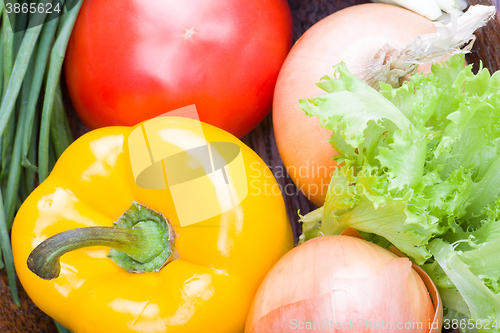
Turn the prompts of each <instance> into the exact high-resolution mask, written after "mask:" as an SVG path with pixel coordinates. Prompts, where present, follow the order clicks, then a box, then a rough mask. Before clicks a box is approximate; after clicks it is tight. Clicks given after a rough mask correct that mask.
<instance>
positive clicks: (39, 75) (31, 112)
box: [22, 17, 59, 171]
mask: <svg viewBox="0 0 500 333" xmlns="http://www.w3.org/2000/svg"><path fill="white" fill-rule="evenodd" d="M58 23H59V17H57V18H55V19H53V20H52V21H49V22H47V23H45V24H44V25H43V28H42V32H41V35H40V42H39V44H38V48H37V54H36V63H35V74H34V76H33V82H32V84H31V90H30V97H29V101H28V111H27V117H26V123H25V130H24V138H23V152H22V156H23V166H24V167H28V168H31V169H33V170H34V171H36V170H37V168H36V166H34V165H33V164H32V163H31V162H30V161H34V158H32V157H28V155H29V152H30V147H31V146H30V145H31V143H32V136H34V135H33V132H34V122H35V117H36V105H37V103H38V97H39V96H40V91H41V89H42V84H43V78H44V75H45V69H46V67H47V60H48V59H49V54H50V49H51V48H52V40H53V39H54V35H55V33H56V30H57V25H58Z"/></svg>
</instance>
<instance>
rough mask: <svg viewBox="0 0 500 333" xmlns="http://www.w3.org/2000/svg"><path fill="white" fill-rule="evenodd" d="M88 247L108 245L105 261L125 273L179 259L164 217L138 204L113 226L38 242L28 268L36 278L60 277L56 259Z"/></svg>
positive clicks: (70, 232)
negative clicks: (108, 260)
mask: <svg viewBox="0 0 500 333" xmlns="http://www.w3.org/2000/svg"><path fill="white" fill-rule="evenodd" d="M88 246H108V247H110V248H111V250H110V251H109V253H108V258H109V259H111V260H113V262H115V263H116V264H117V265H118V266H120V267H121V268H123V269H124V270H126V271H127V272H137V273H146V272H157V271H159V270H160V269H161V268H162V267H163V266H165V265H166V264H168V263H169V262H171V261H173V260H175V259H177V258H178V254H177V251H176V249H175V232H174V230H173V227H172V226H171V225H170V223H169V222H168V221H167V219H165V217H164V216H163V215H162V214H160V213H158V212H156V211H154V210H152V209H150V208H148V207H146V206H143V205H141V204H138V203H136V202H134V203H133V204H132V206H131V207H130V208H129V209H128V210H127V211H126V212H125V213H124V214H123V215H122V216H121V217H120V218H119V219H118V221H117V222H115V223H113V227H86V228H77V229H72V230H68V231H64V232H61V233H59V234H56V235H54V236H52V237H50V238H48V239H46V240H45V241H43V242H42V243H40V244H39V245H38V246H37V247H36V248H35V249H34V250H33V251H32V252H31V253H30V255H29V257H28V261H27V264H28V268H29V269H30V270H31V271H32V272H33V273H35V274H36V275H38V276H39V277H41V278H43V279H46V280H51V279H55V278H56V277H58V276H59V273H60V270H61V269H60V263H59V258H60V257H61V256H62V255H63V254H65V253H68V252H70V251H74V250H77V249H81V248H84V247H88Z"/></svg>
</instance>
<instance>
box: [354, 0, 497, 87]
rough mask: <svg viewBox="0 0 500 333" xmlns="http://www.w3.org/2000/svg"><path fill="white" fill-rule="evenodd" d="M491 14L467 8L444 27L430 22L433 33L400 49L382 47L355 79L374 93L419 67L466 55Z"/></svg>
mask: <svg viewBox="0 0 500 333" xmlns="http://www.w3.org/2000/svg"><path fill="white" fill-rule="evenodd" d="M495 12H496V10H495V6H481V5H476V6H471V7H469V9H468V10H467V11H466V12H465V13H464V14H463V15H462V16H458V13H453V14H452V21H451V22H450V23H448V24H446V25H445V24H444V23H442V22H434V24H435V26H436V29H437V32H436V33H433V34H427V35H421V36H417V37H416V38H415V39H414V40H413V41H412V42H411V43H409V44H408V45H406V46H405V47H404V48H402V49H398V48H396V47H395V46H393V45H389V44H386V45H384V47H383V48H382V49H381V50H380V51H378V52H377V54H376V55H375V57H374V58H373V59H372V60H371V61H370V62H369V63H368V65H367V66H366V68H365V69H364V70H363V71H362V72H361V73H360V74H359V75H358V76H359V78H360V79H362V80H363V81H365V82H366V83H367V84H368V85H369V86H371V87H372V88H374V89H375V90H380V84H379V82H384V83H387V84H389V85H391V86H392V87H393V88H398V87H400V86H401V84H402V82H403V79H404V77H405V76H406V75H408V74H412V73H414V72H415V71H416V70H417V67H418V66H419V65H422V64H433V63H436V62H438V61H441V60H443V59H445V58H446V57H449V56H451V55H453V54H456V53H468V52H469V51H470V49H471V48H472V45H473V43H474V40H475V38H476V37H475V36H474V34H473V33H474V31H476V30H477V29H478V28H480V27H482V26H484V25H485V24H486V23H487V22H488V21H489V20H490V19H491V18H493V17H494V16H495Z"/></svg>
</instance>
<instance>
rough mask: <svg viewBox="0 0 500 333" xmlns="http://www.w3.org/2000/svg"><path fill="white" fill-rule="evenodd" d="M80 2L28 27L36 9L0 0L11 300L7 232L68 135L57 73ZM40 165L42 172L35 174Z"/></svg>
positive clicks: (2, 220)
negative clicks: (14, 11)
mask: <svg viewBox="0 0 500 333" xmlns="http://www.w3.org/2000/svg"><path fill="white" fill-rule="evenodd" d="M65 2H66V4H65ZM82 2H83V1H80V0H67V1H62V4H63V5H65V7H63V12H64V13H65V14H64V15H62V16H61V17H57V18H53V17H52V18H51V20H50V21H48V22H46V23H44V24H41V25H35V26H33V27H31V26H30V25H29V23H30V22H32V21H31V20H35V21H36V22H43V20H44V17H41V20H40V15H39V14H34V15H38V16H37V17H35V16H29V17H28V16H27V15H24V16H23V15H10V16H9V15H7V12H6V10H4V9H5V8H4V2H3V1H0V14H1V19H2V22H1V25H0V27H1V28H0V39H1V45H0V92H1V95H2V98H1V101H0V152H1V161H0V164H1V172H0V244H1V250H2V254H3V261H1V260H0V266H2V265H3V264H5V268H6V270H7V274H8V278H9V286H10V289H11V292H12V296H13V299H14V302H15V303H16V304H17V305H19V298H18V296H17V290H16V283H15V281H16V278H15V270H14V263H13V258H12V249H11V247H10V237H9V232H10V228H11V226H12V222H13V220H14V216H15V213H16V211H17V209H18V208H19V206H20V203H21V202H22V201H24V200H25V199H26V197H27V196H28V195H29V193H30V192H31V191H32V190H33V189H34V188H35V186H36V184H37V183H40V182H41V181H43V180H44V179H45V178H46V176H47V174H48V172H49V171H50V168H51V167H52V166H53V165H54V163H55V160H56V159H57V157H59V156H60V155H61V154H62V152H63V151H64V149H65V148H66V147H67V146H68V145H69V144H70V143H71V142H72V140H73V138H72V136H71V132H70V130H69V125H68V119H67V117H66V111H65V109H64V104H63V101H62V91H61V85H60V75H61V68H62V63H63V59H64V54H65V51H66V47H67V44H68V39H69V36H70V34H71V30H72V28H73V25H74V22H75V20H76V17H77V15H78V12H79V9H80V6H81V4H82ZM67 8H71V9H70V10H69V11H68V10H67ZM30 15H31V14H30ZM42 15H44V14H42ZM45 15H46V14H45ZM9 19H12V20H13V21H14V20H15V22H10V20H9ZM28 20H29V21H28ZM35 21H33V22H35ZM13 24H16V27H15V28H16V29H13ZM28 26H30V28H28V29H26V27H28ZM13 31H17V32H15V33H14V32H13ZM42 91H44V93H43V95H42V96H40V95H41V94H42ZM52 114H53V116H52ZM51 116H52V117H51ZM37 145H38V146H39V147H41V148H42V149H38V147H37ZM37 151H38V154H37ZM40 170H41V172H42V173H41V174H38V172H40Z"/></svg>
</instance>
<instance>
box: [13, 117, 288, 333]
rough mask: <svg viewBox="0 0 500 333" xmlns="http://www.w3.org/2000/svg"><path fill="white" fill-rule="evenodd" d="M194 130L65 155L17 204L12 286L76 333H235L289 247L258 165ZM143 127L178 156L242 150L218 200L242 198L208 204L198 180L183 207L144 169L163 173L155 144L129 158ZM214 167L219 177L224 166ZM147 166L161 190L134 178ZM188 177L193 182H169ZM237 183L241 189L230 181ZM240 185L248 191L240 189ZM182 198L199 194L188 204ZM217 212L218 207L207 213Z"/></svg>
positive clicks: (87, 139) (166, 120)
mask: <svg viewBox="0 0 500 333" xmlns="http://www.w3.org/2000/svg"><path fill="white" fill-rule="evenodd" d="M148 122H149V123H148ZM199 124H200V123H199V122H197V121H195V120H191V119H187V118H177V117H163V118H155V119H152V120H149V121H147V122H145V123H143V124H140V125H138V126H136V127H134V128H129V127H108V128H102V129H98V130H94V131H92V132H89V133H87V134H85V135H84V136H82V137H81V138H79V139H78V140H77V141H75V142H74V143H73V144H72V145H71V146H70V147H69V148H68V149H67V150H66V151H65V152H64V154H63V155H62V156H61V157H60V159H59V160H58V162H57V163H56V165H55V167H54V169H53V171H52V173H51V174H50V176H49V177H48V178H47V179H46V181H44V182H43V183H42V184H41V185H40V186H39V187H38V188H37V189H36V190H35V191H34V192H33V193H32V194H31V195H30V196H29V197H28V199H27V200H26V201H25V202H24V203H23V205H22V206H21V208H20V210H19V212H18V214H17V216H16V219H15V222H14V225H13V229H12V247H13V253H14V261H15V266H16V270H17V273H18V275H19V279H20V280H21V283H22V285H23V287H24V289H25V290H26V292H27V293H28V295H29V296H30V297H31V298H32V300H33V301H34V302H35V304H36V305H37V306H38V307H39V308H40V309H42V310H43V311H44V312H46V313H47V314H48V315H49V316H51V317H53V318H54V319H56V320H57V321H58V322H60V323H61V324H62V325H64V326H65V327H67V328H68V329H70V330H72V331H73V332H75V333H84V332H88V333H90V332H91V333H99V332H103V333H104V332H106V333H109V332H120V333H123V332H148V333H154V332H168V333H174V332H190V333H192V332H217V333H225V332H228V333H229V332H230V333H235V332H243V330H244V323H245V318H246V315H247V312H248V309H249V307H250V303H251V301H252V298H253V296H254V293H255V292H256V290H257V288H258V286H259V283H260V282H261V280H262V279H263V278H264V276H265V274H266V273H267V271H268V270H269V269H270V268H271V267H272V265H273V264H274V263H275V262H276V261H277V260H278V259H279V258H280V257H281V256H282V255H283V254H285V253H286V252H287V251H288V250H290V249H291V248H292V246H293V237H292V233H291V228H290V225H289V222H288V218H287V215H286V210H285V205H284V202H283V198H282V196H281V194H280V193H279V191H277V190H276V188H277V184H276V180H275V179H274V177H273V175H272V173H271V172H270V170H269V169H268V168H267V166H266V164H265V163H264V162H263V161H262V160H261V159H260V158H259V157H258V156H257V154H255V153H254V152H253V151H252V150H251V149H250V148H248V147H247V146H246V145H244V144H243V143H242V142H241V141H239V140H238V139H237V138H235V137H233V136H232V135H230V134H228V133H227V132H224V131H222V130H220V129H218V128H215V127H213V126H210V125H207V124H204V123H201V124H202V125H201V126H202V129H203V134H204V138H200V137H199V136H200V133H199V131H198V130H197V126H199ZM144 125H147V126H149V127H148V132H147V137H148V138H149V139H150V141H153V139H152V138H154V140H157V141H158V140H159V141H158V142H159V144H165V145H166V146H169V147H170V148H172V149H174V150H175V149H178V150H179V151H182V149H183V147H184V144H185V143H186V142H193V140H195V141H196V140H198V139H200V140H201V139H204V140H206V141H207V142H209V143H217V142H219V143H220V142H225V143H232V144H234V145H233V146H236V147H239V149H238V150H237V153H238V154H240V155H239V157H238V158H239V162H238V163H240V164H241V165H240V166H244V172H243V173H241V172H237V171H236V169H234V166H233V169H231V167H228V168H226V169H225V170H226V172H225V173H224V175H223V176H224V177H225V179H226V182H227V184H229V185H228V186H229V187H228V189H226V190H227V191H229V192H231V191H233V192H234V193H236V194H239V195H240V196H239V197H238V196H236V197H234V196H233V197H231V195H229V196H227V195H219V194H217V195H210V193H212V192H213V188H211V187H210V185H209V184H208V183H207V182H206V179H205V180H204V181H202V180H200V179H201V178H199V177H198V178H197V180H196V181H200V182H201V183H197V184H198V186H200V187H199V188H196V187H193V186H191V185H192V184H191V185H189V186H188V185H185V186H187V187H186V188H184V189H182V191H184V192H182V191H181V192H182V193H183V194H184V196H183V197H182V198H181V199H179V197H177V198H176V197H175V195H174V194H175V193H174V190H172V188H173V185H172V184H173V183H175V184H176V185H179V184H180V185H182V184H184V183H186V182H181V181H175V180H174V181H172V179H173V178H174V177H170V176H169V174H168V173H167V172H165V170H167V169H168V167H165V165H163V168H160V169H158V168H156V169H155V167H152V166H151V165H152V164H155V162H156V163H160V162H159V160H158V156H159V155H158V149H156V150H155V149H152V148H153V143H152V142H146V145H147V147H146V146H145V149H149V155H148V152H147V151H146V153H145V155H144V156H145V157H143V158H142V159H141V158H140V159H137V154H139V155H140V154H141V153H140V152H139V153H138V152H137V151H138V149H139V148H140V147H139V146H141V145H142V144H143V143H141V144H139V146H134V147H135V148H134V147H133V145H132V144H131V141H130V138H131V136H132V135H133V133H139V132H140V131H141V130H144V128H145V127H144ZM138 131H139V132H138ZM167 132H169V133H170V134H172V133H174V134H175V135H174V136H170V137H169V136H168V135H165V133H167ZM131 133H132V134H131ZM144 135H145V136H144V137H146V134H144ZM172 138H174V140H171V141H169V140H170V139H172ZM162 140H163V143H162V142H161V141H162ZM146 141H147V140H146ZM198 141H199V140H198ZM158 142H157V143H158ZM166 146H165V147H166ZM137 147H139V148H137ZM176 147H177V148H176ZM213 147H215V146H213ZM213 147H212V148H213ZM136 148H137V149H136ZM134 149H135V150H134ZM139 150H140V149H139ZM160 150H161V149H160ZM134 151H135V153H134ZM131 153H134V154H136V155H134V156H130V154H131ZM160 153H161V152H160ZM155 154H156V155H157V156H156V157H155ZM160 155H161V154H160ZM194 155H195V156H194V157H193V156H191V157H192V158H194V160H196V158H197V156H198V155H196V154H194ZM149 157H151V160H149V159H148V158H149ZM163 157H164V156H163ZM163 157H159V158H163ZM188 157H189V156H188V155H185V156H184V157H182V158H181V159H180V160H178V161H177V162H179V161H181V162H182V159H184V160H186V159H189V158H188ZM233 157H234V156H233ZM134 158H135V162H134ZM137 161H138V162H137ZM165 161H167V162H165ZM211 161H212V162H213V160H211ZM231 161H232V160H231ZM231 161H230V160H225V162H227V163H228V164H230V162H231ZM184 162H185V165H184V167H185V168H187V169H186V170H188V169H193V170H194V169H196V168H195V167H194V166H193V164H192V163H191V162H193V161H189V160H187V161H184ZM194 162H196V161H194ZM223 162H224V161H223ZM162 163H163V164H165V163H167V164H168V160H166V159H164V160H162ZM172 163H173V162H172ZM217 163H219V168H220V167H221V165H222V166H223V164H224V163H222V164H221V160H219V161H216V164H217ZM149 164H150V165H149ZM181 164H182V163H181ZM195 164H196V163H195ZM155 165H157V164H155ZM172 165H175V163H173V164H172ZM179 165H180V164H179ZM148 167H150V168H151V170H153V169H155V170H157V171H158V170H163V171H164V172H165V174H166V182H167V184H166V185H165V186H163V188H162V185H161V183H154V181H153V182H151V179H152V178H151V179H150V182H149V185H151V186H149V188H147V187H148V186H147V184H146V183H148V180H147V179H146V180H144V179H142V178H141V176H140V175H139V176H138V172H139V173H140V171H141V170H142V169H147V168H148ZM212 167H213V165H212ZM141 168H142V169H141ZM216 168H217V165H216ZM197 170H198V171H199V168H198V169H197ZM191 171H192V170H191ZM240 171H241V170H240ZM172 172H174V173H175V170H173V171H172ZM165 174H164V175H165ZM186 175H188V176H189V175H190V173H189V172H187V173H181V174H180V176H179V175H177V176H176V177H178V178H179V177H180V178H182V177H184V176H186ZM242 175H243V177H246V179H239V178H232V177H234V176H242ZM169 177H170V178H169ZM188 178H189V177H188ZM227 178H229V181H228V180H227ZM184 180H186V179H184ZM187 180H189V179H187ZM187 180H186V181H187ZM141 182H142V184H141ZM242 182H243V183H242ZM138 184H139V185H141V186H139V185H138ZM207 184H208V185H207ZM242 184H243V185H242ZM245 184H246V185H247V188H246V190H247V192H245V191H244V190H241V188H242V186H243V187H244V186H245ZM182 186H184V185H182ZM190 186H191V187H190ZM216 187H217V186H216ZM189 188H190V189H191V190H193V191H195V192H196V193H195V192H193V193H192V196H191V197H190V196H189ZM239 189H240V190H239ZM176 191H178V190H176ZM186 191H187V192H186ZM198 191H200V192H198ZM211 191H212V192H211ZM217 191H218V190H217ZM217 191H216V192H217ZM223 191H224V189H223ZM233 192H231V193H233ZM176 193H177V192H176ZM200 193H201V194H200ZM217 193H218V192H217ZM226 194H227V193H226ZM203 195H208V196H210V197H209V198H206V199H207V202H208V203H210V204H209V205H207V204H204V203H203V202H201V201H200V198H202V197H203ZM245 195H246V196H245ZM228 198H229V199H228ZM235 198H236V199H235ZM228 200H230V202H229V201H228ZM223 201H224V202H223ZM239 201H241V202H239ZM238 202H239V203H238ZM186 203H188V204H189V205H186ZM213 203H215V204H216V205H217V204H219V207H218V208H217V209H215V210H211V206H212V205H213ZM146 207H147V208H146ZM179 207H180V208H179ZM223 207H226V208H224V209H223ZM227 207H229V209H228V208H227ZM231 207H232V208H231ZM129 208H130V209H129ZM187 208H190V209H187ZM181 210H182V212H181ZM190 210H191V213H193V214H191V215H192V216H194V217H193V219H191V220H190V219H189V215H190ZM205 211H206V212H205ZM217 211H219V213H218V214H217ZM124 212H125V213H124ZM204 212H205V213H204ZM214 212H215V213H214ZM204 214H205V215H204ZM207 214H208V215H207ZM210 214H212V215H213V214H217V215H214V216H212V215H210ZM181 215H182V216H187V217H182V218H179V216H181ZM203 216H205V217H206V218H205V219H204V220H199V219H200V217H203ZM196 218H198V221H197V220H196ZM117 220H118V222H117V223H116V224H115V225H114V227H113V222H114V221H117ZM183 221H184V222H183ZM52 236H54V237H52ZM49 238H50V239H49ZM42 242H43V243H42ZM41 243H42V244H43V245H42V246H38V245H40V244H41ZM35 248H36V249H37V250H35V251H34V249H35ZM110 248H111V250H110ZM68 251H71V252H68ZM66 252H67V253H66ZM108 252H109V254H108ZM63 253H64V254H63ZM30 254H31V256H30ZM59 256H60V258H59ZM160 257H163V261H162V262H160V263H158V262H157V261H158V260H159V259H158V258H160ZM28 258H29V259H28ZM28 261H29V262H30V268H29V267H28V264H27V262H28ZM59 262H60V264H59ZM124 262H126V263H124ZM149 266H154V267H149ZM122 267H123V268H122ZM143 268H145V270H144V271H143V270H142V269H143ZM30 269H31V270H34V271H35V272H37V274H39V275H40V276H41V277H40V276H38V275H36V274H35V273H34V272H32V271H31V270H30ZM129 271H130V272H129ZM134 272H135V273H134ZM137 272H139V273H137ZM56 276H57V277H56Z"/></svg>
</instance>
